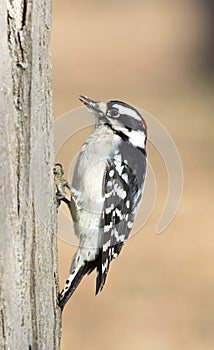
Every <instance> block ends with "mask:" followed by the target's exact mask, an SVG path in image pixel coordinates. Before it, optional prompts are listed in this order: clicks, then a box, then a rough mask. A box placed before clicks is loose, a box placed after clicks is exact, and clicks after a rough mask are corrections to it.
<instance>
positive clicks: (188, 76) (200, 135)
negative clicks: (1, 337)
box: [52, 0, 214, 350]
mask: <svg viewBox="0 0 214 350" xmlns="http://www.w3.org/2000/svg"><path fill="white" fill-rule="evenodd" d="M213 13H214V5H213V2H212V1H206V2H205V1H197V0H192V1H191V0H189V1H186V0H185V1H184V0H180V1H179V0H175V1H169V0H159V1H154V0H151V1H148V0H146V1H140V0H132V1H119V0H116V1H108V2H107V1H105V2H104V1H98V0H91V1H88V2H86V1H82V0H80V1H74V0H61V1H59V0H53V29H52V64H53V87H54V109H55V117H56V118H57V117H59V116H60V115H61V114H62V113H64V112H66V111H68V110H70V109H72V108H75V107H79V106H80V103H79V101H78V95H79V94H85V95H87V96H89V97H91V98H92V99H95V100H104V101H105V100H110V99H121V100H125V101H127V102H129V103H131V104H133V105H135V106H138V107H141V108H143V109H144V110H146V111H148V112H149V113H151V114H153V115H154V116H155V117H156V118H158V119H159V120H160V122H161V123H163V125H165V127H166V128H167V129H168V131H169V132H170V134H171V136H172V137H173V139H174V141H175V143H176V144H177V147H178V149H179V151H180V154H181V158H182V162H183V168H184V192H183V197H182V202H181V204H180V208H179V211H178V213H177V215H176V217H175V219H174V221H173V222H172V223H171V224H170V226H169V227H168V228H167V230H166V231H165V232H163V233H162V234H161V235H156V234H155V226H156V224H157V220H158V218H159V217H160V214H161V211H162V209H163V205H164V202H165V200H166V196H167V175H166V170H165V168H164V165H163V162H162V160H161V159H160V157H159V155H158V153H157V151H156V150H155V149H154V147H153V146H152V145H151V143H149V144H148V157H149V160H150V162H151V164H152V166H153V168H154V170H155V176H156V181H157V186H158V193H157V201H156V204H155V208H154V211H153V214H152V216H151V218H150V220H149V221H148V222H147V223H146V225H145V226H144V227H143V229H142V230H141V231H140V232H139V233H138V234H136V235H135V236H134V237H133V238H132V239H130V240H129V241H128V243H127V244H126V246H125V247H124V249H123V251H122V253H121V255H120V257H119V258H118V259H117V260H116V261H114V262H113V263H112V265H111V269H110V272H109V275H108V279H107V283H106V286H105V288H104V290H103V292H102V293H101V294H100V295H99V296H97V297H95V296H94V290H95V274H94V273H93V274H92V275H91V276H89V277H87V278H85V279H84V280H83V282H82V283H81V285H80V286H79V288H78V290H77V291H76V293H75V294H74V295H73V297H72V299H71V300H70V301H69V303H68V304H67V306H66V307H65V310H64V313H63V335H62V345H61V348H62V350H70V349H87V350H92V349H93V350H94V349H103V350H107V349H113V350H116V349H117V350H123V349H124V350H126V349H127V350H128V349H134V350H140V349H147V350H161V349H164V350H171V349H173V350H177V349H183V350H185V349H186V350H193V349H194V350H209V349H210V350H211V349H212V350H213V349H214V230H213V216H214V211H213V209H214V205H213V195H214V186H213V178H214V157H213V145H214V141H213V131H214V118H213V117H214V116H213V110H214V98H213V97H214V96H213V92H214V79H213V77H214V74H213V73H214V44H213V34H214V28H213V24H212V19H213ZM84 137H86V136H84ZM84 137H83V139H82V140H81V142H80V141H79V140H77V143H76V144H74V145H72V147H73V148H74V149H75V151H76V150H77V149H78V147H80V144H81V143H82V142H83V140H84ZM79 143H80V144H79ZM58 160H60V161H61V162H62V163H64V164H65V165H66V164H67V163H68V164H69V149H68V150H67V152H66V154H61V155H60V159H58ZM74 251H75V248H74V247H71V246H69V245H68V244H66V243H64V242H62V241H60V240H59V265H60V285H61V287H62V286H63V283H64V281H65V279H66V277H67V274H68V270H69V266H70V261H71V256H72V255H73V253H74Z"/></svg>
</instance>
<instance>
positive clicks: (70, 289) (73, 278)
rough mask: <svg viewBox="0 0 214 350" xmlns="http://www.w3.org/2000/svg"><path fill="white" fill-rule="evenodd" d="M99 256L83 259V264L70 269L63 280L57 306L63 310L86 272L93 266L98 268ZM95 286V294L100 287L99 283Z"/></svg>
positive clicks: (90, 270) (88, 272)
mask: <svg viewBox="0 0 214 350" xmlns="http://www.w3.org/2000/svg"><path fill="white" fill-rule="evenodd" d="M99 260H100V257H99V256H98V257H97V258H96V259H95V260H94V261H85V262H84V265H81V266H77V267H76V269H75V270H73V271H72V273H71V274H70V276H69V277H68V279H67V281H66V282H65V287H64V289H63V290H62V292H61V293H60V294H59V306H60V308H61V309H62V310H63V308H64V306H65V304H66V303H67V301H68V300H69V299H70V297H71V296H72V294H73V293H74V291H75V290H76V288H77V287H78V285H79V284H80V282H81V280H82V278H83V277H84V276H85V275H86V274H90V273H91V272H92V271H93V270H94V269H95V268H97V269H99V268H98V266H99V265H100V264H99ZM98 285H99V288H98V290H97V287H98ZM97 287H96V294H97V293H98V291H99V289H100V284H97Z"/></svg>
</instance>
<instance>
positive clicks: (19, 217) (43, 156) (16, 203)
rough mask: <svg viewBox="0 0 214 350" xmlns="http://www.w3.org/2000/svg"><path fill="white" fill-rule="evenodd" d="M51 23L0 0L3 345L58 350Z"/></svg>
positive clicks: (45, 13) (44, 14)
mask: <svg viewBox="0 0 214 350" xmlns="http://www.w3.org/2000/svg"><path fill="white" fill-rule="evenodd" d="M50 21H51V1H50V0H37V1H29V0H8V1H6V0H1V2H0V38H1V40H0V52H1V62H0V239H1V241H0V251H1V252H0V259H1V261H0V349H18V350H24V349H26V350H30V349H33V350H34V349H51V350H52V349H59V341H60V329H61V315H60V310H59V309H58V307H57V306H56V295H57V288H58V272H57V248H56V212H55V205H54V200H53V198H54V196H53V195H54V193H53V175H52V172H53V170H52V169H53V162H54V151H53V125H52V123H53V115H52V90H51V68H50V54H49V40H50V26H51V22H50Z"/></svg>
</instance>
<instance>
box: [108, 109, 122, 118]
mask: <svg viewBox="0 0 214 350" xmlns="http://www.w3.org/2000/svg"><path fill="white" fill-rule="evenodd" d="M119 115H120V114H119V112H118V110H117V109H111V110H110V116H111V117H113V118H117V117H119Z"/></svg>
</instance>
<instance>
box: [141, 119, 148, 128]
mask: <svg viewBox="0 0 214 350" xmlns="http://www.w3.org/2000/svg"><path fill="white" fill-rule="evenodd" d="M142 124H143V127H144V129H146V130H147V125H146V122H145V120H144V119H142Z"/></svg>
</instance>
